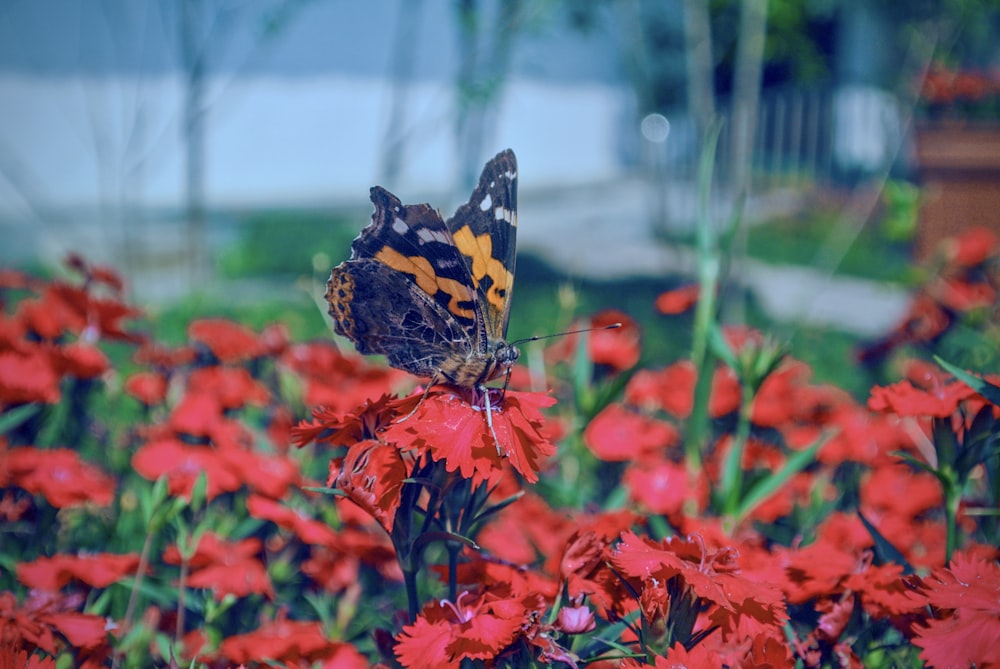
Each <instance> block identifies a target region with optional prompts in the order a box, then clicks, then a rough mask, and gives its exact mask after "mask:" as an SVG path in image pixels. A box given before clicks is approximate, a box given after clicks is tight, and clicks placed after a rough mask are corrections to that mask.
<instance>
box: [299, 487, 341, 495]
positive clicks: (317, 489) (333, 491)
mask: <svg viewBox="0 0 1000 669" xmlns="http://www.w3.org/2000/svg"><path fill="white" fill-rule="evenodd" d="M302 489H303V490H308V491H309V492H318V493H322V494H324V495H336V496H337V497H347V493H346V492H344V491H343V490H341V489H340V488H326V487H321V486H304V487H303V488H302Z"/></svg>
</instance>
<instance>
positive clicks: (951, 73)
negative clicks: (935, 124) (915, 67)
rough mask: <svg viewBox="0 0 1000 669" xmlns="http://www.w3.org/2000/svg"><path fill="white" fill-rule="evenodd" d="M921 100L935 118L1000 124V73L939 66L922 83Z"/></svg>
mask: <svg viewBox="0 0 1000 669" xmlns="http://www.w3.org/2000/svg"><path fill="white" fill-rule="evenodd" d="M920 100H921V102H922V103H923V104H924V105H925V106H926V107H927V112H928V114H929V115H930V116H931V117H932V118H937V119H981V120H993V121H996V120H1000V72H998V71H996V70H993V71H981V70H953V69H950V68H948V67H945V66H944V65H941V64H940V63H935V64H934V65H932V66H931V68H930V69H929V70H928V71H927V74H926V75H925V76H924V78H923V79H922V81H921V87H920Z"/></svg>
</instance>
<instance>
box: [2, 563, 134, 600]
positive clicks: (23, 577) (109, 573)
mask: <svg viewBox="0 0 1000 669" xmlns="http://www.w3.org/2000/svg"><path fill="white" fill-rule="evenodd" d="M138 568H139V555H138V554H136V553H128V554H125V555H117V554H114V553H95V554H91V555H54V556H52V557H40V558H38V559H37V560H34V561H32V562H22V563H20V564H19V565H17V580H19V581H20V582H21V583H23V584H24V585H26V586H28V587H29V588H37V589H39V590H48V591H52V592H54V591H57V590H60V589H61V588H62V587H63V586H65V585H66V584H68V583H70V582H71V581H74V580H75V581H81V582H83V583H86V584H87V585H89V586H91V587H93V588H106V587H108V586H109V585H111V584H112V583H115V582H117V581H118V580H120V579H122V578H124V577H125V576H127V575H129V574H134V573H135V571H136V570H137V569H138Z"/></svg>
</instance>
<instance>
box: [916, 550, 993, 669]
mask: <svg viewBox="0 0 1000 669" xmlns="http://www.w3.org/2000/svg"><path fill="white" fill-rule="evenodd" d="M924 585H925V587H926V591H927V598H928V600H929V602H930V604H931V605H932V606H934V607H935V608H936V609H938V610H939V611H940V612H941V615H940V617H937V618H935V619H932V620H929V621H928V622H927V626H926V627H922V626H915V627H914V628H913V632H914V633H915V634H916V638H914V639H913V643H914V645H916V646H919V647H920V648H923V651H921V653H920V657H921V659H923V660H924V661H925V662H927V663H928V664H930V665H934V666H936V667H970V666H977V667H993V666H1000V644H998V643H997V639H1000V566H998V565H997V563H996V562H995V561H992V560H991V561H986V560H983V559H981V558H976V557H974V556H970V555H966V554H964V553H962V552H957V553H955V555H954V557H953V558H952V561H951V564H950V565H949V566H948V567H947V568H945V569H936V570H934V572H933V573H932V574H931V576H930V577H928V578H927V579H926V580H925V582H924Z"/></svg>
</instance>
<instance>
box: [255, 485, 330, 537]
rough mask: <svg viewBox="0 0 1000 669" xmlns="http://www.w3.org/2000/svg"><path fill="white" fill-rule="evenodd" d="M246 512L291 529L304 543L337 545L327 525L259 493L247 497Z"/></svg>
mask: <svg viewBox="0 0 1000 669" xmlns="http://www.w3.org/2000/svg"><path fill="white" fill-rule="evenodd" d="M247 512H248V513H249V514H250V515H251V516H253V517H254V518H261V519H263V520H270V521H271V522H273V523H274V524H276V525H277V526H278V527H283V528H285V529H288V530H291V531H292V532H293V533H294V534H295V535H296V536H298V538H299V539H301V540H302V541H303V542H304V543H307V544H314V545H319V546H333V547H336V546H338V545H339V541H338V539H337V535H336V533H335V532H334V531H333V530H331V529H330V528H329V527H328V526H327V525H324V524H323V523H321V522H319V521H316V520H313V519H312V518H308V517H307V516H305V515H304V514H302V513H300V512H299V511H296V510H294V509H291V508H289V507H287V506H284V505H283V504H280V503H279V502H275V501H273V500H270V499H268V498H266V497H262V496H260V495H250V497H248V498H247Z"/></svg>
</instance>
